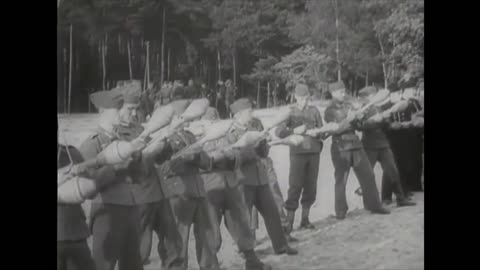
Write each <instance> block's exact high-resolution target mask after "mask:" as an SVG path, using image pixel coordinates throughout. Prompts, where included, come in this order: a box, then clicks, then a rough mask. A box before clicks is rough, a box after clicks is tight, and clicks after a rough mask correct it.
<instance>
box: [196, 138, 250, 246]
mask: <svg viewBox="0 0 480 270" xmlns="http://www.w3.org/2000/svg"><path fill="white" fill-rule="evenodd" d="M226 146H228V143H227V142H226V141H225V140H218V141H216V142H210V143H207V144H206V145H205V146H204V151H206V152H207V153H208V152H210V151H213V150H214V149H221V148H222V147H226ZM223 163H227V161H224V162H223ZM219 166H220V167H223V169H217V170H215V171H213V172H203V173H202V174H201V175H202V178H203V181H204V183H205V189H206V191H207V198H208V201H209V203H210V205H211V209H212V210H213V214H214V216H215V217H216V220H217V223H218V224H220V223H221V220H222V216H223V215H225V224H226V225H227V229H228V231H229V232H230V235H231V236H232V238H233V239H234V240H235V243H237V245H238V247H239V249H240V251H244V250H249V249H253V248H254V247H255V239H254V236H253V234H252V232H251V231H250V227H249V224H250V219H249V211H248V209H247V205H246V202H245V197H244V195H243V194H244V191H243V185H241V184H240V181H239V179H238V178H237V177H235V173H234V172H233V169H234V168H233V166H232V165H230V166H229V165H228V164H221V165H219ZM217 234H218V235H217V237H216V238H215V239H216V240H217V241H218V242H217V244H216V246H217V252H218V251H219V250H220V246H221V235H220V230H217Z"/></svg>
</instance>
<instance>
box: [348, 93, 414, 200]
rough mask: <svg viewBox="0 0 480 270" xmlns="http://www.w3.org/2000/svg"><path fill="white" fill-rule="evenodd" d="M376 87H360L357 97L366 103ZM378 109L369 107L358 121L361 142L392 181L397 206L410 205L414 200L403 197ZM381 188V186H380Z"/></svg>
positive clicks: (372, 163) (373, 161)
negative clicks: (361, 133)
mask: <svg viewBox="0 0 480 270" xmlns="http://www.w3.org/2000/svg"><path fill="white" fill-rule="evenodd" d="M376 92H377V89H376V88H375V87H374V86H368V87H365V88H363V89H361V90H360V91H359V93H358V95H359V98H360V99H362V100H363V101H364V103H365V104H366V103H368V101H369V99H370V98H371V97H372V96H374V95H375V94H376ZM379 113H380V110H379V108H377V107H371V109H370V110H369V112H367V116H366V117H365V118H364V119H362V120H361V121H360V122H359V125H358V126H359V129H360V130H361V131H362V132H363V135H362V143H363V147H364V148H365V152H366V153H367V156H368V160H369V161H370V164H371V165H372V169H373V168H374V167H375V164H376V163H377V161H378V162H379V163H380V165H381V167H382V170H383V173H384V174H386V175H388V178H389V179H390V180H391V181H392V182H391V185H392V186H393V187H394V189H393V190H394V192H395V197H396V200H397V206H412V205H415V203H414V202H412V201H410V200H408V199H407V198H406V197H405V194H404V192H403V188H402V185H401V182H400V174H399V172H398V169H397V165H396V163H395V159H394V156H393V152H392V150H391V149H390V144H389V143H388V140H387V137H386V135H385V133H384V131H383V130H384V129H385V128H386V125H387V123H386V122H385V121H384V119H383V117H382V116H381V115H380V114H379ZM382 190H383V187H382Z"/></svg>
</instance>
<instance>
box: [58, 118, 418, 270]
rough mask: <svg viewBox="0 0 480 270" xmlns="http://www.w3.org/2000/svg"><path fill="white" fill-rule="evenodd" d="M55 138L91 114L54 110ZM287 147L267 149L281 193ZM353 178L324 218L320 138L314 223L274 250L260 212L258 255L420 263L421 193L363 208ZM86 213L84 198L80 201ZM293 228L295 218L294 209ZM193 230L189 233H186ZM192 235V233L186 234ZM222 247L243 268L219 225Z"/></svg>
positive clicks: (91, 122) (293, 263) (304, 264)
mask: <svg viewBox="0 0 480 270" xmlns="http://www.w3.org/2000/svg"><path fill="white" fill-rule="evenodd" d="M274 113H275V111H274V110H265V111H264V112H263V115H264V117H261V120H262V122H268V121H269V118H270V117H271V116H272V115H274ZM58 118H59V127H60V140H61V141H64V140H66V141H67V142H68V143H69V144H72V145H74V146H78V145H79V144H80V143H81V142H82V141H83V140H84V139H85V138H86V137H87V136H88V135H89V134H90V133H91V132H92V131H93V130H94V129H95V120H96V115H88V114H76V115H71V116H68V117H67V116H63V115H59V116H58ZM288 156H289V155H288V147H285V146H275V147H273V148H271V150H270V157H271V158H272V160H273V162H274V167H275V171H276V173H277V176H278V181H279V184H280V188H281V190H282V193H283V194H284V196H285V195H286V194H287V190H288V174H289V169H290V168H289V165H290V164H289V160H288ZM381 173H382V171H381V168H380V166H379V165H378V164H377V166H375V175H376V178H377V186H378V187H379V190H380V182H381ZM358 186H359V185H358V182H357V179H356V177H355V175H354V174H353V173H351V174H350V178H349V181H348V183H347V201H348V204H349V209H350V213H349V215H348V216H347V219H346V220H344V221H341V222H337V221H336V220H335V219H331V218H329V216H330V215H332V214H333V213H334V208H333V205H334V204H333V203H334V195H333V189H334V178H333V166H332V161H331V157H330V140H327V141H326V142H325V146H324V150H323V151H322V154H321V157H320V170H319V177H318V185H317V201H316V202H315V204H314V205H313V206H312V209H311V221H312V222H314V223H315V224H316V225H317V228H316V229H315V230H313V231H295V232H294V233H293V235H294V236H296V237H298V238H299V239H300V240H301V241H300V242H299V243H297V244H294V245H293V246H295V247H298V249H299V251H300V254H299V255H298V256H293V257H292V256H286V255H282V256H274V255H273V251H272V249H271V243H270V241H269V239H268V236H267V235H266V231H265V226H264V224H263V220H262V218H260V228H259V230H258V231H257V239H258V240H259V242H260V243H259V245H258V246H257V251H258V253H259V254H260V256H261V258H262V260H264V261H265V262H268V263H270V264H271V265H272V266H274V269H278V270H280V269H282V270H294V269H295V270H308V269H423V268H424V264H423V258H424V245H423V243H424V240H423V239H424V238H423V237H424V229H423V224H424V222H423V212H424V207H423V205H424V204H423V193H419V194H416V195H415V198H416V200H417V201H418V205H417V206H416V207H408V208H395V207H394V208H392V210H393V212H392V214H391V215H387V216H380V215H371V214H368V213H366V212H365V211H364V210H362V209H363V205H362V201H361V197H359V196H356V195H354V190H355V189H356V188H357V187H358ZM83 206H84V209H85V210H86V212H87V214H88V210H89V202H88V201H87V202H86V203H85V204H84V205H83ZM295 220H296V222H295V225H294V228H297V227H298V225H299V220H300V211H297V213H296V218H295ZM192 236H193V235H192ZM191 238H193V237H191ZM222 238H223V245H222V249H221V251H220V252H219V254H218V258H219V260H220V262H221V266H222V268H223V269H229V270H236V269H243V259H242V258H241V257H240V256H239V255H238V253H237V251H236V246H235V245H234V243H233V241H232V239H231V237H230V235H229V234H228V232H227V231H226V229H225V227H224V226H223V225H222ZM156 245H157V239H156V236H154V243H153V248H152V254H151V258H150V259H151V263H150V264H149V265H147V266H146V267H145V269H146V270H150V269H152V270H153V269H160V261H159V258H158V254H157V251H156ZM189 249H190V252H189V258H190V259H189V269H198V264H197V262H196V259H195V258H196V255H195V248H194V240H193V239H191V241H190V245H189Z"/></svg>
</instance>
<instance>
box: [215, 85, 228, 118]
mask: <svg viewBox="0 0 480 270" xmlns="http://www.w3.org/2000/svg"><path fill="white" fill-rule="evenodd" d="M226 91H227V89H226V88H225V85H224V84H223V81H218V88H217V95H216V101H215V107H216V108H217V110H218V113H219V114H220V118H221V119H227V118H229V115H228V108H227V106H226V102H225V100H226V99H225V96H226Z"/></svg>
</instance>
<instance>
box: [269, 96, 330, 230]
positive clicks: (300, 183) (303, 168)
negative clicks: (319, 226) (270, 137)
mask: <svg viewBox="0 0 480 270" xmlns="http://www.w3.org/2000/svg"><path fill="white" fill-rule="evenodd" d="M301 125H305V126H306V128H307V130H308V129H313V128H319V127H321V126H322V125H323V122H322V117H321V116H320V112H319V111H318V110H317V108H315V107H314V106H310V105H307V106H306V107H305V108H304V109H303V110H300V109H299V108H298V107H296V106H293V107H292V113H291V115H290V117H289V118H288V120H287V121H286V123H285V124H284V125H281V126H280V127H279V128H277V130H276V132H277V136H278V137H280V138H285V137H287V136H289V135H291V134H293V129H294V128H296V127H299V126H301ZM304 138H305V139H304V141H303V143H302V144H300V145H299V146H290V177H289V187H288V197H287V200H286V201H285V209H287V210H288V211H291V212H295V211H296V210H297V208H298V201H299V199H300V194H302V199H301V204H302V208H303V214H302V221H303V222H307V220H308V215H309V214H308V212H309V209H310V207H311V206H312V205H313V203H314V202H315V199H316V196H317V181H318V168H319V164H320V152H321V151H322V148H323V143H322V141H321V140H319V138H320V136H319V137H317V138H312V137H310V136H304ZM292 215H293V214H292V213H291V214H290V216H292ZM292 223H293V220H292ZM308 223H309V222H308Z"/></svg>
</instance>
